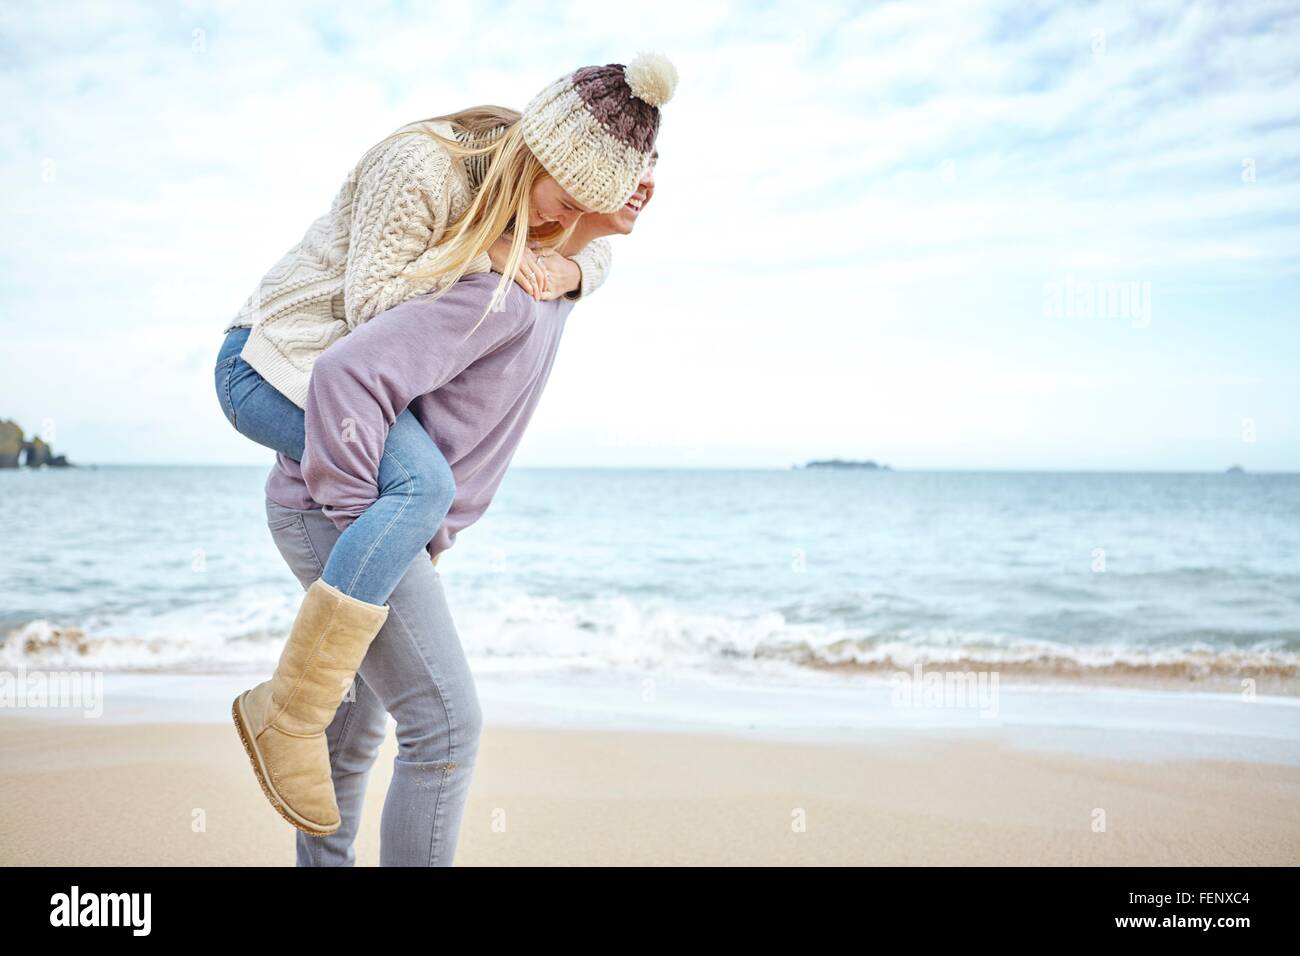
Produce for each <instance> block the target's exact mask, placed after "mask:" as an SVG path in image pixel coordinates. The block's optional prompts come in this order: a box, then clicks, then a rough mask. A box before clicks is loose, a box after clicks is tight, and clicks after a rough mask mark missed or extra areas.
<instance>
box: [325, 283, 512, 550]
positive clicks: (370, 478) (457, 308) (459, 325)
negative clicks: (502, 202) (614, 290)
mask: <svg viewBox="0 0 1300 956" xmlns="http://www.w3.org/2000/svg"><path fill="white" fill-rule="evenodd" d="M498 279H499V277H498V276H494V275H492V274H490V273H489V274H488V275H485V276H473V277H470V278H466V279H462V280H461V281H460V282H457V283H456V284H455V285H454V286H453V287H452V288H450V289H448V290H447V291H446V292H444V293H443V294H442V295H441V296H439V297H438V298H437V299H434V300H432V301H430V300H429V299H427V298H425V297H417V298H413V299H410V300H408V301H406V302H404V303H402V304H401V305H399V306H396V307H394V308H392V309H390V310H388V311H386V312H385V313H384V314H382V315H380V316H377V317H376V318H375V319H374V320H373V321H370V322H367V323H366V324H365V325H363V326H361V327H360V328H358V329H357V330H356V331H355V332H352V333H351V334H349V335H345V336H344V337H343V338H342V339H340V340H339V341H338V342H335V343H334V344H333V345H331V346H330V347H329V348H328V349H326V350H325V351H324V352H323V353H322V354H321V356H320V358H318V359H317V360H316V363H315V364H314V365H313V367H312V373H311V381H310V384H309V387H308V391H307V404H306V408H305V410H304V411H305V425H306V445H305V448H304V451H303V457H302V477H303V481H304V483H305V484H306V485H307V490H308V492H309V493H310V494H311V497H312V499H313V500H314V501H315V502H316V503H317V504H319V505H320V506H321V508H322V510H323V511H324V513H325V515H326V517H328V518H329V519H330V520H331V521H333V522H334V524H335V526H336V527H338V528H339V529H340V530H342V529H344V528H346V527H347V526H348V525H349V524H351V523H352V521H354V520H355V519H356V518H357V517H359V516H360V515H361V514H362V513H363V512H365V510H366V509H367V508H369V507H370V505H371V504H373V503H374V501H375V499H376V498H377V497H378V496H379V463H380V459H381V458H382V457H383V453H384V443H385V441H386V440H387V438H388V430H389V428H391V427H392V424H393V422H394V421H395V420H396V419H397V416H398V415H400V414H401V413H402V412H403V411H404V410H405V409H406V407H407V405H409V404H410V403H411V401H412V400H413V399H415V398H416V397H417V396H419V395H423V394H425V393H427V392H432V391H434V390H436V389H438V388H440V387H442V386H443V385H444V384H446V383H447V382H449V381H451V380H452V379H453V378H455V377H456V376H457V375H459V374H460V373H461V372H462V371H464V369H466V368H467V367H468V366H469V365H471V364H472V363H473V362H474V361H475V360H477V359H478V358H479V357H481V356H483V355H486V354H488V353H489V352H492V351H493V350H495V349H497V348H499V347H500V346H501V345H503V344H504V343H506V342H508V341H509V340H510V339H511V338H513V337H514V336H515V335H518V334H519V333H520V332H522V331H524V330H525V329H526V328H527V326H528V324H529V323H530V322H531V321H532V320H533V319H534V318H535V311H534V308H533V306H534V304H535V303H534V300H533V299H532V297H530V296H529V295H528V294H527V293H526V292H524V291H523V290H522V289H520V288H519V287H518V286H517V285H516V284H514V283H511V289H510V291H509V292H507V294H506V296H505V298H504V299H503V301H502V305H503V306H504V308H502V309H501V310H500V311H494V312H488V313H487V314H486V316H485V315H484V310H485V309H486V308H487V304H488V302H489V300H490V299H491V296H492V292H493V290H494V289H495V288H496V282H497V280H498ZM480 319H482V322H481V323H479V320H480ZM476 323H479V324H478V328H477V329H476V330H475V331H474V332H473V333H472V334H470V330H471V329H473V328H474V326H475V324H476Z"/></svg>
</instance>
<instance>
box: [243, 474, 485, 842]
mask: <svg viewBox="0 0 1300 956" xmlns="http://www.w3.org/2000/svg"><path fill="white" fill-rule="evenodd" d="M266 518H267V525H268V527H269V528H270V529H271V535H272V537H274V539H275V544H276V547H278V548H279V549H280V554H281V555H283V556H284V560H285V561H286V562H287V563H288V565H289V568H290V569H291V570H292V571H293V573H294V574H295V575H296V576H297V578H298V580H299V581H300V582H301V583H302V586H303V587H304V588H306V587H308V586H309V585H310V584H311V583H312V581H314V580H316V579H317V578H318V577H320V575H321V570H322V568H323V567H324V565H325V562H326V561H327V560H328V559H329V554H330V550H331V549H332V548H333V547H334V542H335V541H336V540H338V537H339V535H340V534H341V532H340V531H339V530H338V529H337V528H335V527H334V524H333V522H331V521H330V520H329V518H327V517H325V515H324V514H323V513H322V512H320V511H318V510H307V511H299V510H296V509H293V508H285V507H283V506H282V505H278V504H276V503H275V502H273V501H271V500H270V499H268V500H267V502H266ZM388 607H389V612H388V620H387V622H386V623H385V624H384V627H383V630H381V631H380V632H379V635H378V636H377V637H376V638H375V640H374V642H373V643H372V644H371V645H370V649H369V650H368V651H367V652H366V657H365V660H363V661H362V662H361V667H360V669H359V670H358V671H357V677H356V680H355V681H354V684H353V691H352V692H350V693H349V694H348V695H347V697H346V698H345V699H344V701H343V703H342V704H340V705H339V709H338V712H337V713H336V714H335V715H334V720H333V722H332V723H331V724H330V726H329V729H328V730H327V731H326V738H327V739H328V741H329V750H330V764H331V767H332V770H333V775H334V792H335V794H336V795H337V798H338V804H339V814H340V815H341V817H342V824H341V825H340V827H339V829H338V831H337V832H336V833H334V834H332V835H331V836H328V837H313V836H308V835H307V834H306V833H303V832H302V831H301V830H299V831H297V841H298V842H297V863H298V865H299V866H352V865H354V864H355V862H356V852H355V849H354V847H353V843H354V841H355V840H356V836H357V828H358V826H359V825H360V822H361V805H362V803H363V801H364V800H365V795H366V780H367V778H368V777H369V775H370V767H371V766H372V765H373V764H374V762H375V758H376V757H378V755H379V747H380V745H381V744H382V743H383V741H384V736H385V734H386V733H387V730H388V714H392V715H393V719H394V720H395V721H396V722H397V757H396V758H395V759H394V761H393V780H392V783H391V784H390V785H389V787H388V796H387V797H386V798H385V800H384V812H383V818H382V821H381V823H380V843H379V863H380V866H450V865H451V862H452V858H453V857H454V856H455V855H456V842H457V839H458V837H459V835H460V825H461V817H462V816H463V813H464V809H465V800H466V797H467V796H468V794H469V785H470V778H471V776H472V775H473V770H474V763H475V760H476V758H477V756H478V745H479V733H480V731H481V729H482V724H483V717H482V711H481V710H480V708H479V701H478V694H477V692H476V690H475V688H474V678H473V676H472V675H471V673H470V669H469V662H468V661H467V660H466V659H465V651H464V649H463V648H462V647H461V644H460V638H459V637H458V636H457V634H456V628H455V625H454V624H452V620H451V613H450V611H449V609H448V607H447V599H446V595H445V594H444V593H443V589H442V576H441V575H440V574H439V573H438V569H437V568H435V567H434V566H433V562H432V561H430V560H429V555H428V553H427V552H421V554H420V556H419V557H418V558H416V560H415V561H413V562H412V563H411V566H410V567H409V568H407V570H406V574H405V576H404V577H403V578H402V580H401V582H400V583H399V584H398V585H397V589H396V590H395V591H393V593H392V596H391V597H389V599H388Z"/></svg>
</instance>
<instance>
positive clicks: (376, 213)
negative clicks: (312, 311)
mask: <svg viewBox="0 0 1300 956" xmlns="http://www.w3.org/2000/svg"><path fill="white" fill-rule="evenodd" d="M451 163H452V156H451V154H450V153H448V152H447V151H446V150H445V149H443V148H442V147H441V146H440V145H438V144H437V143H436V142H434V141H433V140H432V139H430V138H429V137H426V136H424V135H422V134H419V133H412V134H411V135H410V136H401V137H397V138H396V139H393V140H391V141H389V142H387V143H385V144H383V145H382V147H380V150H379V153H378V155H377V156H375V157H374V159H373V160H372V161H371V162H370V163H369V164H368V165H366V166H364V167H363V169H362V172H361V174H360V175H359V177H358V180H357V185H356V191H355V194H354V196H353V203H352V227H351V231H350V233H349V236H348V260H347V266H346V271H345V273H344V277H343V307H344V313H345V318H346V321H347V324H348V328H349V329H356V328H357V327H358V326H359V325H361V324H362V323H363V322H366V321H367V320H369V319H370V318H372V317H373V316H375V315H378V314H379V313H380V312H383V311H384V310H386V309H389V308H391V307H392V306H394V305H397V304H398V303H400V302H404V301H406V300H407V299H409V298H411V297H412V296H415V295H421V294H423V293H426V292H432V291H433V290H434V289H436V288H437V287H438V281H437V279H430V278H417V276H418V274H419V273H422V272H428V271H430V270H431V269H432V268H433V266H434V265H435V264H436V262H437V259H438V256H439V253H440V251H441V250H440V249H439V248H438V246H437V243H438V242H439V241H440V240H441V239H442V234H443V231H444V230H445V228H446V224H447V218H448V196H447V190H446V182H447V177H448V175H449V174H450V171H451ZM490 268H491V260H490V259H489V258H488V255H487V253H486V252H484V253H480V254H479V255H478V256H477V257H475V259H474V260H473V261H472V262H471V263H470V267H469V268H468V269H467V270H466V273H465V274H466V275H469V274H472V273H479V272H487V271H488V270H489V269H490Z"/></svg>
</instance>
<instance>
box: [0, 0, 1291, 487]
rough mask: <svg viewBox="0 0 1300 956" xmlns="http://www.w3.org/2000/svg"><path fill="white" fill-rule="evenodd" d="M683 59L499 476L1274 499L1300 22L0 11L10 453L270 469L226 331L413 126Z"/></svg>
mask: <svg viewBox="0 0 1300 956" xmlns="http://www.w3.org/2000/svg"><path fill="white" fill-rule="evenodd" d="M642 51H653V52H660V53H663V54H665V55H667V56H668V57H669V58H670V59H671V60H672V61H673V63H674V64H675V65H676V67H677V70H678V74H679V83H678V87H677V91H676V95H675V96H674V97H673V99H672V101H671V102H670V103H668V104H667V105H666V106H665V107H664V108H663V120H662V126H661V131H660V136H659V141H658V143H659V149H660V161H659V164H658V166H657V167H656V176H657V180H658V187H657V191H656V194H655V196H654V199H653V200H652V202H651V203H650V205H649V206H648V207H647V209H646V211H645V213H644V214H643V216H642V218H641V220H640V221H639V223H638V224H637V227H636V230H635V232H634V234H633V235H631V236H626V237H616V238H615V239H613V240H612V243H613V246H614V260H613V267H612V270H611V272H610V275H609V278H608V280H607V282H606V284H605V286H604V287H603V288H601V289H600V290H599V291H598V292H597V293H596V294H595V295H593V296H592V297H591V298H590V299H588V300H586V301H584V302H582V303H580V304H579V305H578V307H576V308H575V309H574V310H573V312H572V313H571V315H570V317H569V320H568V324H567V327H566V332H565V336H564V341H563V344H562V346H561V349H560V353H559V355H558V357H557V360H556V363H555V366H554V368H553V371H552V374H551V379H550V382H549V384H548V386H547V390H546V393H545V395H544V396H543V399H542V401H541V403H540V405H539V406H538V409H537V412H536V414H535V416H534V418H533V421H532V424H531V426H530V428H529V431H528V433H527V434H526V436H525V438H524V440H523V443H522V444H521V445H520V447H519V450H518V452H517V453H516V456H515V459H514V463H515V464H516V465H518V466H638V467H709V468H712V467H755V468H786V467H789V466H790V465H792V464H795V463H802V462H805V461H807V460H809V459H815V458H836V457H838V458H871V459H874V460H877V461H882V462H887V463H889V464H891V465H892V466H894V467H896V468H917V469H921V468H956V469H966V468H972V469H985V468H988V469H1082V470H1137V469H1151V470H1175V471H1176V470H1211V471H1219V470H1222V469H1224V468H1226V467H1228V466H1230V465H1234V464H1237V465H1241V466H1244V467H1245V468H1246V469H1247V470H1261V471H1264V470H1300V3H1297V2H1290V3H1269V2H1256V3H1225V4H1216V3H1195V2H1192V3H1188V2H1173V3H1165V2H1142V3H1098V4H1068V3H1051V4H1034V3H1025V2H1007V3H957V2H926V3H882V4H864V3H847V4H835V3H820V2H819V3H815V4H812V3H805V2H799V3H794V2H790V3H752V2H732V3H712V2H708V0H696V2H692V3H690V4H676V3H670V4H667V5H656V6H654V7H647V6H645V5H611V4H607V3H604V2H578V3H554V4H550V3H548V4H523V3H520V4H514V3H482V2H476V3H472V4H468V3H455V4H451V3H416V2H391V3H370V2H350V3H347V4H328V5H327V4H307V3H292V2H277V3H274V4H270V3H266V2H265V0H262V2H257V3H211V2H153V3H131V2H126V0H116V2H112V3H102V4H101V3H73V2H53V0H50V2H33V0H26V2H13V3H7V4H5V5H4V6H3V8H0V99H2V100H3V102H4V103H5V110H6V118H5V121H4V123H3V125H2V126H0V175H2V176H3V178H4V181H5V182H6V184H7V187H6V189H5V190H4V192H3V195H2V196H0V223H2V224H3V233H2V236H0V418H14V419H16V420H17V421H18V422H19V423H20V424H21V425H22V426H23V427H24V428H25V429H26V430H27V431H28V432H29V433H31V432H41V433H42V434H44V435H46V436H47V437H49V438H51V439H52V440H53V442H54V445H55V449H56V451H60V452H65V453H67V454H68V455H69V456H70V457H71V458H72V459H73V460H75V461H80V462H100V463H130V462H142V463H231V464H259V463H266V462H268V460H269V457H270V452H268V451H267V450H265V449H263V448H260V447H259V446H256V445H254V444H252V443H251V442H249V441H248V440H247V439H245V438H243V437H241V436H240V435H238V434H236V433H235V432H234V431H233V429H232V428H231V427H230V426H229V424H228V423H227V422H226V420H225V418H224V417H223V416H222V415H221V412H220V409H219V407H218V404H217V400H216V395H215V390H214V386H213V377H212V366H213V363H214V361H215V357H216V353H217V350H218V348H219V347H220V344H221V330H222V329H223V328H224V324H225V323H226V322H227V321H228V320H229V319H230V318H231V317H232V316H233V315H234V314H235V312H236V311H237V310H238V308H239V306H240V304H241V303H242V302H243V300H244V299H245V298H246V297H247V295H248V294H249V293H250V292H251V291H252V289H253V287H254V285H255V284H256V282H257V280H258V278H259V277H260V276H261V275H262V274H263V273H264V272H265V271H266V270H267V269H268V268H269V267H270V266H271V265H272V264H273V263H274V262H275V261H276V260H277V259H279V258H280V256H281V255H282V254H283V253H284V252H286V251H287V250H288V249H289V248H290V247H292V246H293V245H294V244H295V243H296V242H297V241H298V240H299V239H300V238H301V237H302V235H303V233H304V232H305V231H306V229H307V226H308V225H309V224H310V223H311V222H312V220H314V219H315V218H316V217H317V216H319V215H321V214H322V213H324V212H325V211H326V210H327V209H328V208H329V205H330V202H331V200H332V199H333V197H334V194H335V193H336V191H337V190H338V187H339V185H340V184H341V183H342V181H343V179H344V177H345V176H346V175H347V173H348V171H349V170H350V169H351V167H352V166H353V164H354V163H355V162H356V160H357V159H358V158H359V157H360V156H361V155H362V153H364V152H365V150H366V149H367V148H368V147H369V146H370V145H372V144H373V143H374V142H377V141H378V140H379V139H381V138H383V137H384V136H385V135H387V134H388V133H389V132H391V131H392V130H393V129H395V128H396V127H398V126H400V125H402V124H403V123H405V122H407V121H409V120H412V119H416V118H419V117H424V116H430V115H434V114H438V113H446V112H451V111H453V110H456V109H460V108H464V107H468V106H471V105H477V104H480V103H500V104H503V105H507V106H512V107H515V108H517V109H518V108H522V107H523V106H524V105H525V103H526V102H527V101H528V99H529V98H531V96H532V95H533V94H534V93H536V92H537V91H538V90H540V89H541V88H542V87H544V86H546V85H547V84H549V83H550V82H552V81H553V80H554V79H556V78H558V77H559V76H561V75H562V74H564V73H567V72H569V71H570V70H572V69H574V68H576V67H578V66H582V65H587V64H601V63H626V62H628V61H629V60H630V59H631V58H632V57H633V56H635V55H636V53H638V52H642Z"/></svg>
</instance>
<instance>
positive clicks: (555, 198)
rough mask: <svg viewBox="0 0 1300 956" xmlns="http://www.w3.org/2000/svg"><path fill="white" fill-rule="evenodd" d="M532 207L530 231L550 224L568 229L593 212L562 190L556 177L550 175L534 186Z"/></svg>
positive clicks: (529, 223) (544, 176)
mask: <svg viewBox="0 0 1300 956" xmlns="http://www.w3.org/2000/svg"><path fill="white" fill-rule="evenodd" d="M532 207H533V208H532V214H531V215H530V216H529V218H528V226H529V228H530V229H536V228H538V227H539V226H544V225H546V224H547V223H548V222H558V223H559V224H560V225H561V226H563V227H564V228H565V229H568V228H569V227H570V226H571V225H573V224H574V223H575V222H577V221H578V217H579V216H581V215H582V214H583V213H584V212H590V211H591V210H589V209H588V208H587V207H586V206H584V205H582V204H581V203H579V202H578V201H577V200H576V199H574V198H573V197H572V196H570V195H569V194H568V193H567V192H566V191H565V190H564V189H562V188H560V184H559V183H557V182H556V181H555V177H554V176H551V175H550V174H549V173H547V174H545V175H543V176H542V177H541V178H540V179H538V180H537V182H536V183H535V184H534V185H533V195H532Z"/></svg>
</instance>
